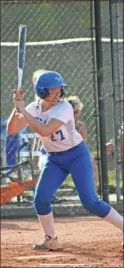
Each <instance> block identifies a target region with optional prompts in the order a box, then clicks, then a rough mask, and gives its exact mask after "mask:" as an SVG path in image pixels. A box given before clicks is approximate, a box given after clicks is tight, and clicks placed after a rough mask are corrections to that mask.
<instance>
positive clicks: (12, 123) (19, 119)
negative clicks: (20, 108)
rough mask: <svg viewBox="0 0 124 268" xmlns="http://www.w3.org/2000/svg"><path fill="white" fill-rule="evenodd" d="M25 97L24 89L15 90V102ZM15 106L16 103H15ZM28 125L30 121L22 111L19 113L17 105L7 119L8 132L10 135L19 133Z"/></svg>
mask: <svg viewBox="0 0 124 268" xmlns="http://www.w3.org/2000/svg"><path fill="white" fill-rule="evenodd" d="M23 99H24V92H23V90H20V91H18V90H16V89H14V90H13V102H15V101H17V100H23ZM14 106H15V105H14ZM27 126H28V122H27V121H26V119H25V118H24V116H23V115H22V114H21V113H20V114H17V111H16V107H15V108H14V109H13V111H12V113H11V115H10V116H9V118H8V120H7V133H8V134H9V135H14V134H16V133H19V132H20V131H21V130H22V129H23V128H25V127H27Z"/></svg>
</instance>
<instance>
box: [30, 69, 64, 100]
mask: <svg viewBox="0 0 124 268" xmlns="http://www.w3.org/2000/svg"><path fill="white" fill-rule="evenodd" d="M65 86H66V84H65V83H64V80H63V78H62V76H61V75H60V74H59V73H57V72H51V71H48V72H45V73H43V74H41V75H40V76H39V77H38V79H37V80H36V82H35V84H34V87H35V90H36V94H37V96H38V97H39V98H42V99H45V98H46V97H47V96H48V95H49V92H48V89H52V88H63V87H65Z"/></svg>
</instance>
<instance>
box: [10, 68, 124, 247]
mask: <svg viewBox="0 0 124 268" xmlns="http://www.w3.org/2000/svg"><path fill="white" fill-rule="evenodd" d="M65 86H66V85H65V83H64V81H63V78H62V76H61V75H60V74H59V73H57V72H52V71H48V72H45V73H43V74H41V75H40V77H39V78H38V79H37V80H36V82H35V90H36V93H37V96H38V97H39V100H38V101H35V102H33V103H30V104H29V105H28V106H27V107H26V108H25V104H24V99H23V98H24V95H23V94H20V93H19V92H18V91H17V90H14V94H13V102H14V105H15V108H18V109H19V110H20V113H21V114H20V116H17V115H16V109H14V110H13V112H12V114H11V115H10V117H9V120H8V127H7V130H8V133H9V134H15V133H17V132H19V131H20V130H21V129H23V128H24V127H26V126H27V125H30V127H31V128H32V129H33V130H34V131H35V132H37V133H38V134H39V135H40V136H41V140H42V143H43V146H44V148H45V150H46V152H47V159H46V163H45V165H44V169H43V171H42V173H41V175H40V178H39V181H38V183H37V187H36V192H35V196H34V207H35V210H36V213H37V215H38V218H39V221H40V223H41V225H42V227H43V230H44V234H45V240H44V242H43V243H41V244H40V245H34V246H33V248H34V249H41V250H42V249H43V250H45V249H46V250H56V249H57V248H58V243H57V236H56V232H55V228H54V219H53V214H52V211H51V201H52V199H53V196H54V195H55V193H56V191H57V189H58V188H59V187H60V185H61V184H62V183H63V182H64V180H65V178H66V177H67V175H68V174H69V173H71V175H72V178H73V181H74V184H75V186H76V189H77V192H78V194H79V197H80V200H81V202H82V204H83V206H84V207H85V208H86V209H87V210H89V211H90V212H92V213H94V214H95V215H97V216H99V217H101V218H103V219H104V220H106V221H108V222H110V223H112V224H114V225H115V226H117V227H118V228H119V229H120V230H121V231H122V230H123V218H122V216H121V215H119V213H118V212H117V211H116V210H115V209H113V208H112V207H111V206H110V205H109V204H107V203H105V202H104V201H103V200H101V199H99V198H98V196H97V194H96V192H95V188H94V175H93V166H92V161H91V157H90V152H89V149H88V147H87V145H86V144H85V142H84V141H83V139H82V137H81V135H80V133H79V132H78V131H77V130H76V129H75V120H74V113H73V108H72V106H71V104H69V103H68V102H66V101H64V100H63V99H61V97H62V95H63V93H64V87H65Z"/></svg>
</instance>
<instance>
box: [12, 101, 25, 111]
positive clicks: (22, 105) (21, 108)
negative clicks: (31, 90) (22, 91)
mask: <svg viewBox="0 0 124 268" xmlns="http://www.w3.org/2000/svg"><path fill="white" fill-rule="evenodd" d="M14 105H15V108H16V109H17V110H19V112H21V113H22V114H23V112H24V110H25V103H24V101H23V100H15V101H14Z"/></svg>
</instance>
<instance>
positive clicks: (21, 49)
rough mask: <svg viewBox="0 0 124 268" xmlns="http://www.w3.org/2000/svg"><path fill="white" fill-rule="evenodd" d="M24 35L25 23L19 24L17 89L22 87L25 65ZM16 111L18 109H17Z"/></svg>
mask: <svg viewBox="0 0 124 268" xmlns="http://www.w3.org/2000/svg"><path fill="white" fill-rule="evenodd" d="M26 37H27V27H26V25H22V24H20V25H19V37H18V56H17V66H18V90H20V89H21V88H22V80H23V73H24V65H25V54H26ZM17 113H19V110H18V109H17Z"/></svg>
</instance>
